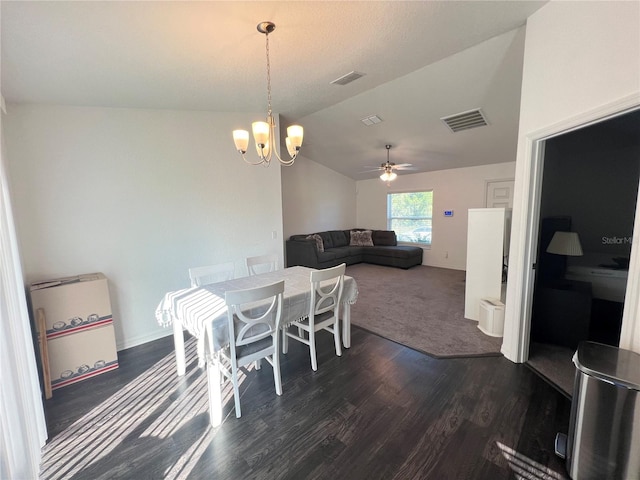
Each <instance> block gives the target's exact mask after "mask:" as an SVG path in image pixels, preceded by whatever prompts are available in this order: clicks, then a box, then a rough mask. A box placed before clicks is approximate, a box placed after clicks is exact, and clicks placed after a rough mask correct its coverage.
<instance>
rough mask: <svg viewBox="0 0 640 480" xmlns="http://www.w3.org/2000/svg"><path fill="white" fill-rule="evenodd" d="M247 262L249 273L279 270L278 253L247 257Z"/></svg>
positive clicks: (255, 273)
mask: <svg viewBox="0 0 640 480" xmlns="http://www.w3.org/2000/svg"><path fill="white" fill-rule="evenodd" d="M246 263H247V270H248V271H249V275H257V274H258V273H266V272H275V271H276V270H278V255H276V254H275V253H273V254H268V255H258V256H257V257H247V259H246Z"/></svg>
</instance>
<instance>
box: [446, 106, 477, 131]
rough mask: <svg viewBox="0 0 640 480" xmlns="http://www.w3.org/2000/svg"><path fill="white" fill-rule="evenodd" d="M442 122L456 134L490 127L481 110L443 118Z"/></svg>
mask: <svg viewBox="0 0 640 480" xmlns="http://www.w3.org/2000/svg"><path fill="white" fill-rule="evenodd" d="M440 120H442V121H443V122H444V123H445V125H446V126H447V127H449V128H450V129H451V131H452V132H454V133H455V132H460V131H462V130H469V129H470V128H477V127H484V126H485V125H488V122H487V119H486V118H485V116H484V114H483V113H482V110H480V109H479V108H476V109H474V110H469V111H468V112H462V113H457V114H455V115H450V116H448V117H442V118H441V119H440Z"/></svg>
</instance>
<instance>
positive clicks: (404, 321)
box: [346, 263, 502, 358]
mask: <svg viewBox="0 0 640 480" xmlns="http://www.w3.org/2000/svg"><path fill="white" fill-rule="evenodd" d="M346 274H347V275H349V276H351V277H353V278H355V280H356V283H357V284H358V301H357V302H356V304H355V305H353V306H352V307H351V322H352V324H354V325H357V326H358V327H361V328H364V329H365V330H368V331H370V332H372V333H375V334H378V335H380V336H382V337H385V338H387V339H389V340H393V341H394V342H397V343H400V344H402V345H405V346H407V347H410V348H413V349H414V350H418V351H421V352H423V353H427V354H429V355H431V356H434V357H440V358H451V357H475V356H499V355H501V353H500V347H501V346H502V338H498V337H490V336H488V335H485V334H484V333H482V332H481V331H480V330H479V329H478V322H475V321H473V320H467V319H466V318H464V290H465V283H464V282H465V272H463V271H460V270H450V269H446V268H436V267H427V266H424V265H419V266H416V267H412V268H410V269H408V270H403V269H400V268H393V267H384V266H380V265H370V264H366V263H359V264H356V265H351V266H349V267H347V272H346Z"/></svg>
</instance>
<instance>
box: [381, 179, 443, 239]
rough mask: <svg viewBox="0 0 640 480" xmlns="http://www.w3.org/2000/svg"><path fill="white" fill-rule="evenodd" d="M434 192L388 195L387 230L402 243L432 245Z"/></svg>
mask: <svg viewBox="0 0 640 480" xmlns="http://www.w3.org/2000/svg"><path fill="white" fill-rule="evenodd" d="M432 216H433V192H432V191H430V190H429V191H425V192H407V193H389V194H387V228H388V229H389V230H394V231H395V232H396V235H397V237H398V241H400V242H412V243H420V244H423V245H431V219H432Z"/></svg>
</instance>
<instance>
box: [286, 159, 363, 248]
mask: <svg viewBox="0 0 640 480" xmlns="http://www.w3.org/2000/svg"><path fill="white" fill-rule="evenodd" d="M303 150H304V147H303ZM282 213H283V229H284V238H285V239H287V238H289V237H290V236H291V235H296V234H303V233H314V232H321V231H324V230H340V229H345V230H346V229H348V228H353V227H355V226H356V182H355V180H353V179H351V178H349V177H345V176H344V175H342V174H340V173H338V172H335V171H334V170H331V169H330V168H327V167H325V166H323V165H320V164H319V163H316V162H313V161H311V160H309V159H307V158H304V157H299V158H298V159H296V161H295V164H294V166H293V167H282Z"/></svg>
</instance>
